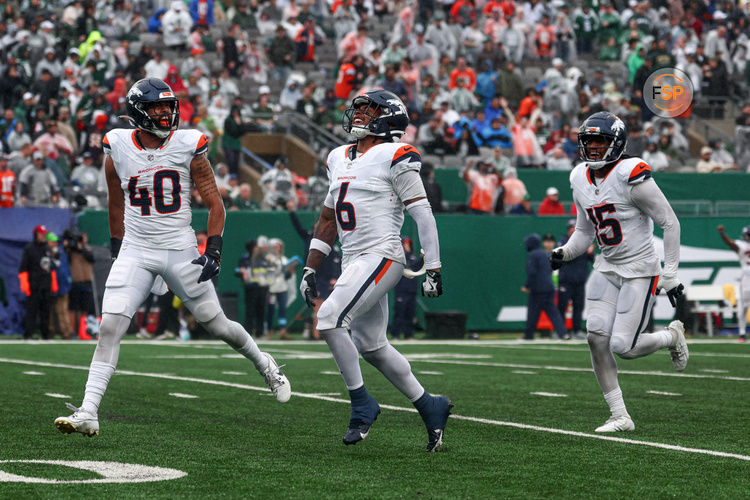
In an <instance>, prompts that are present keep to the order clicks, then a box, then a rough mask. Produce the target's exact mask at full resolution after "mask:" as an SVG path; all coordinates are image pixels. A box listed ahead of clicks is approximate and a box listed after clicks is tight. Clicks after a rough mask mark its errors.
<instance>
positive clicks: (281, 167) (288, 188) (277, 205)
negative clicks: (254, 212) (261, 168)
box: [260, 156, 294, 210]
mask: <svg viewBox="0 0 750 500" xmlns="http://www.w3.org/2000/svg"><path fill="white" fill-rule="evenodd" d="M288 167H289V160H288V159H287V158H286V157H285V156H280V157H279V158H278V159H277V160H276V163H275V164H274V166H273V168H272V169H270V170H268V171H266V172H265V173H264V174H263V175H262V176H261V178H260V185H261V187H262V188H263V209H264V210H282V209H284V208H285V207H286V204H287V202H289V201H291V200H293V199H294V183H293V173H292V172H291V171H290V170H289V168H288Z"/></svg>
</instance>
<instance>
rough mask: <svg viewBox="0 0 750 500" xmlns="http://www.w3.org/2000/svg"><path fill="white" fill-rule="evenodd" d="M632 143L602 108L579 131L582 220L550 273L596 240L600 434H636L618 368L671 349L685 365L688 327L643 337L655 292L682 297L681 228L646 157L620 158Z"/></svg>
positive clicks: (592, 291) (592, 341) (593, 318)
mask: <svg viewBox="0 0 750 500" xmlns="http://www.w3.org/2000/svg"><path fill="white" fill-rule="evenodd" d="M626 142H627V131H626V129H625V124H624V123H623V121H622V120H620V118H618V117H617V116H615V115H613V114H612V113H608V112H606V111H600V112H598V113H594V114H593V115H591V116H589V117H588V118H587V119H586V120H585V121H584V122H583V124H582V125H581V127H580V129H579V131H578V148H579V150H580V154H581V157H582V158H583V159H584V162H583V163H581V164H579V165H578V166H576V167H575V168H574V169H573V171H572V172H571V174H570V185H571V188H572V189H573V198H574V200H575V204H576V209H577V210H578V215H577V218H576V227H575V231H574V232H573V234H572V235H571V237H570V239H569V240H568V242H567V243H566V244H565V245H563V246H562V247H558V248H555V249H554V250H552V253H551V254H550V262H551V264H552V268H553V269H559V268H560V266H561V265H563V264H564V262H565V261H569V260H573V259H575V258H576V257H578V256H579V255H581V254H583V253H584V252H585V251H586V249H587V248H588V247H589V245H590V244H591V240H593V239H594V238H595V237H596V240H597V243H598V244H599V247H600V248H601V251H602V258H601V259H599V260H597V262H596V264H595V265H594V272H593V273H592V274H591V276H590V277H589V280H588V282H587V284H586V301H587V304H586V310H587V312H588V318H587V320H586V328H587V330H588V336H587V338H588V343H589V348H590V350H591V362H592V364H593V366H594V373H595V375H596V379H597V380H598V382H599V386H600V387H601V389H602V392H603V393H604V399H605V401H606V402H607V404H608V405H609V409H610V412H611V417H610V418H609V419H608V420H607V421H606V422H605V423H604V425H602V426H600V427H598V428H597V429H596V432H617V431H632V430H633V429H635V425H634V424H633V420H632V419H631V418H630V415H628V412H627V409H626V408H625V402H624V400H623V398H622V391H621V390H620V385H619V383H618V381H617V363H616V361H615V358H614V356H613V353H614V354H617V355H618V356H619V357H621V358H623V359H634V358H640V357H642V356H646V355H648V354H651V353H653V352H655V351H657V350H659V349H663V348H665V347H666V348H669V351H670V355H671V358H672V363H673V364H674V367H675V369H676V370H678V371H682V370H684V369H685V367H686V366H687V361H688V347H687V343H686V342H685V329H684V328H683V326H682V323H681V322H680V321H672V322H671V323H670V324H669V326H668V327H667V328H666V329H665V330H662V331H659V332H654V333H644V331H643V330H644V329H645V327H646V325H647V323H648V318H649V314H650V313H651V307H652V306H653V303H654V294H655V293H658V290H659V289H662V290H664V291H665V292H666V293H667V297H668V298H669V301H670V302H671V304H672V306H673V307H674V306H675V305H676V301H677V297H679V296H680V295H682V290H683V286H682V284H681V283H680V281H679V280H678V279H677V265H678V264H679V258H680V223H679V221H678V220H677V217H676V216H675V214H674V211H673V210H672V207H671V206H670V205H669V202H668V201H667V199H666V198H665V197H664V194H663V193H662V192H661V190H660V189H659V187H658V186H657V185H656V182H655V181H654V180H653V179H652V178H651V168H650V167H649V166H648V164H647V163H645V162H644V161H643V160H642V159H640V158H636V157H626V156H624V155H623V151H624V150H625V144H626ZM654 222H656V223H657V224H659V226H661V228H662V229H664V269H663V270H662V268H661V265H660V263H659V256H658V255H657V254H656V248H655V247H654V235H653V232H654Z"/></svg>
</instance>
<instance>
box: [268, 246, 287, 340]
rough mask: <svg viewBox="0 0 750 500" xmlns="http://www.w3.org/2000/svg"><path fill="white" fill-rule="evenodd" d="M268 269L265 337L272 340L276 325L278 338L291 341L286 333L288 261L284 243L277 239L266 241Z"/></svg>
mask: <svg viewBox="0 0 750 500" xmlns="http://www.w3.org/2000/svg"><path fill="white" fill-rule="evenodd" d="M266 261H267V262H268V264H269V267H268V281H269V285H268V306H267V308H266V325H267V337H268V338H269V339H273V338H274V335H275V330H276V328H275V326H276V325H278V329H279V338H281V340H291V337H290V336H289V334H288V333H287V331H286V324H287V320H286V304H287V279H288V277H289V276H287V270H286V265H287V261H288V259H287V258H286V256H285V255H284V242H283V241H281V240H280V239H278V238H271V239H270V240H268V253H267V254H266ZM277 311H278V318H276V320H277V321H276V323H274V319H275V318H274V316H275V315H276V312H277Z"/></svg>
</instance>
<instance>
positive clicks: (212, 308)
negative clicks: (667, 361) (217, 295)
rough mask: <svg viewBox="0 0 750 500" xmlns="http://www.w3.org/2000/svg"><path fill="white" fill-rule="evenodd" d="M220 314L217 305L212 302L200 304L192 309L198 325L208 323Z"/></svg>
mask: <svg viewBox="0 0 750 500" xmlns="http://www.w3.org/2000/svg"><path fill="white" fill-rule="evenodd" d="M220 312H221V309H220V308H219V304H217V303H216V302H214V301H213V300H207V301H205V302H201V303H200V304H197V305H195V306H194V307H193V309H192V313H193V316H194V317H195V320H196V321H198V322H199V323H208V322H209V321H211V320H212V319H214V318H215V317H216V316H218V315H219V313H220Z"/></svg>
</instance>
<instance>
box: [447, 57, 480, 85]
mask: <svg viewBox="0 0 750 500" xmlns="http://www.w3.org/2000/svg"><path fill="white" fill-rule="evenodd" d="M459 78H462V79H463V80H464V83H465V84H466V88H467V89H468V90H469V91H471V92H474V89H475V88H476V86H477V75H476V73H474V70H473V69H471V68H470V67H468V66H467V64H466V58H465V57H459V58H458V60H457V62H456V68H455V69H454V70H453V71H451V73H450V89H451V90H453V89H454V88H456V86H457V85H458V79H459Z"/></svg>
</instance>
